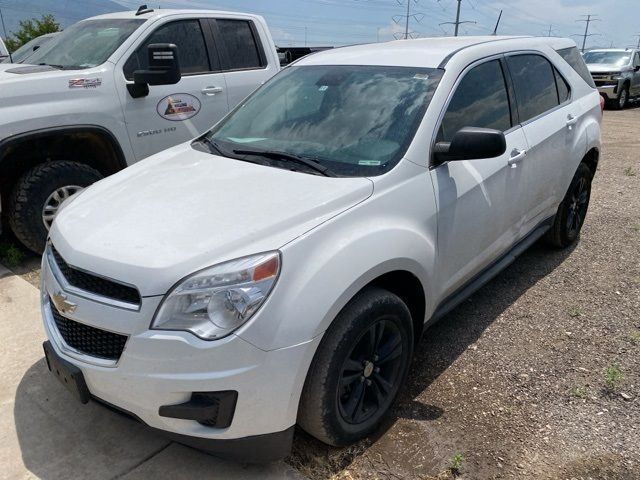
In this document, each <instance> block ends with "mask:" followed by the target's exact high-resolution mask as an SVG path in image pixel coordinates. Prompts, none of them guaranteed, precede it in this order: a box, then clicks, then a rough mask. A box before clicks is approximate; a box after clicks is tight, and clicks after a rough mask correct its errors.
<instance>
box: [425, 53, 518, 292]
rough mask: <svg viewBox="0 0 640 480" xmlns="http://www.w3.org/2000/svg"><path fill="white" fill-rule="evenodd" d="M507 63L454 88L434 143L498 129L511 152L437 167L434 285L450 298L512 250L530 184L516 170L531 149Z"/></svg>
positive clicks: (494, 62)
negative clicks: (466, 131)
mask: <svg viewBox="0 0 640 480" xmlns="http://www.w3.org/2000/svg"><path fill="white" fill-rule="evenodd" d="M504 70H505V66H504V64H503V61H502V57H497V58H493V59H489V60H483V61H481V62H480V63H477V64H474V65H471V66H470V67H468V68H467V70H466V71H465V72H463V74H462V76H461V80H459V82H458V84H457V86H456V87H455V88H454V92H453V94H452V95H451V97H450V100H449V102H448V105H447V107H446V109H445V112H444V115H443V117H442V120H441V123H440V125H439V127H438V134H437V137H436V141H438V142H441V141H444V142H448V141H451V139H452V138H453V135H454V134H455V133H456V132H457V131H459V130H460V129H461V128H463V127H483V128H493V129H496V130H501V131H503V132H504V133H505V138H506V141H507V150H506V152H505V153H504V154H503V155H501V156H499V157H496V158H488V159H479V160H465V161H451V162H446V163H443V164H439V165H435V166H434V167H433V168H432V169H431V178H432V182H433V184H434V188H435V191H436V199H437V203H438V261H439V262H440V264H439V266H438V269H437V271H438V275H439V279H438V280H437V284H438V286H439V287H441V288H442V289H443V290H442V294H443V295H445V296H446V295H448V294H450V293H452V292H453V291H454V290H456V289H457V288H458V287H460V286H461V285H463V284H464V283H465V282H466V281H467V280H469V279H470V278H471V277H472V276H473V275H474V274H476V273H478V272H479V271H481V270H482V269H483V268H484V267H486V266H487V265H489V264H490V263H491V262H492V261H493V260H496V259H497V258H498V257H499V256H500V255H501V254H502V253H504V252H505V251H507V250H508V249H509V247H511V245H512V244H513V243H514V241H515V234H516V231H517V230H518V226H519V225H520V223H521V221H522V216H523V214H524V205H523V204H522V199H521V195H522V190H523V185H524V183H523V182H524V181H525V179H524V178H523V177H522V174H521V173H522V172H521V170H520V169H514V168H512V167H511V165H510V162H511V159H512V158H515V159H516V160H517V158H519V156H520V155H523V153H524V152H525V151H526V149H527V142H526V139H525V137H524V133H523V131H522V129H521V128H520V126H519V125H517V123H516V122H515V118H514V116H513V114H512V108H511V106H512V105H511V99H510V96H509V94H508V88H507V83H506V77H505V74H504Z"/></svg>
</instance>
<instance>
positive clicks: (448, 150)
mask: <svg viewBox="0 0 640 480" xmlns="http://www.w3.org/2000/svg"><path fill="white" fill-rule="evenodd" d="M506 150H507V141H506V140H505V138H504V133H502V132H501V131H499V130H493V129H490V128H477V127H464V128H462V129H460V130H459V131H458V132H457V133H456V134H455V135H454V136H453V138H452V139H451V142H438V143H436V144H435V146H434V149H433V155H434V158H435V160H436V161H437V162H438V163H442V162H447V161H455V160H476V159H481V158H494V157H499V156H500V155H502V154H504V152H505V151H506Z"/></svg>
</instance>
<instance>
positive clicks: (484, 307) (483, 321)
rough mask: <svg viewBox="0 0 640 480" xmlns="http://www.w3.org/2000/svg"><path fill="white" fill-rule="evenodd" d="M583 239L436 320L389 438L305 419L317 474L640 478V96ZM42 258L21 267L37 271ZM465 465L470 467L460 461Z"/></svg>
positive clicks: (609, 137)
mask: <svg viewBox="0 0 640 480" xmlns="http://www.w3.org/2000/svg"><path fill="white" fill-rule="evenodd" d="M603 138H604V142H605V147H604V152H603V157H602V160H601V161H600V168H599V171H598V173H597V175H596V178H595V181H594V185H593V192H592V198H591V206H590V210H589V214H588V217H587V221H586V224H585V226H584V228H583V233H582V237H581V239H580V242H579V243H578V244H577V245H576V246H575V247H574V248H573V249H571V250H569V251H550V250H548V249H546V248H544V247H542V246H534V247H532V248H531V249H530V250H529V251H528V252H526V253H525V254H524V255H523V256H522V257H520V258H519V259H518V260H517V261H516V262H515V263H514V264H513V265H511V266H510V267H509V268H508V269H507V270H506V271H504V272H503V273H502V274H500V275H499V276H498V277H497V278H496V279H494V280H493V281H492V282H490V283H489V284H488V285H487V286H485V287H484V288H483V289H482V290H480V291H479V292H478V293H476V294H475V295H474V296H473V297H472V298H471V299H469V300H468V301H467V302H465V303H464V304H463V305H461V306H460V307H458V308H457V309H456V310H455V311H453V312H452V313H451V314H449V315H448V316H447V317H446V318H445V319H443V320H442V321H441V322H440V323H439V324H437V325H436V326H434V327H433V328H431V329H430V330H429V331H428V332H427V333H426V334H425V337H424V339H423V341H422V342H421V343H420V345H419V347H418V349H417V352H416V357H415V360H414V363H413V368H412V372H411V375H410V378H409V382H408V384H407V386H406V388H405V389H404V391H403V392H402V395H401V398H400V401H399V404H398V406H397V408H396V409H395V411H394V415H393V418H392V419H391V420H390V421H389V423H388V425H386V428H385V429H384V433H383V434H381V436H380V437H379V438H376V439H371V440H369V441H367V442H362V443H361V444H358V445H355V446H353V447H350V448H348V449H335V448H329V447H326V446H324V445H322V444H320V443H319V442H317V441H315V440H313V439H312V438H310V437H308V436H307V435H305V434H304V433H303V432H299V433H298V434H297V435H296V441H295V446H294V452H293V454H292V455H291V456H290V457H289V458H288V459H287V461H288V462H289V463H290V464H291V465H293V466H294V467H296V468H298V469H299V470H300V471H301V472H302V473H304V474H305V475H307V476H309V477H310V478H311V479H313V480H316V479H326V478H332V479H354V480H355V479H365V478H366V479H377V478H379V479H433V478H438V479H448V478H453V477H458V478H461V479H493V478H496V479H498V478H518V479H522V478H535V479H556V478H558V479H640V424H639V422H638V419H639V418H640V415H639V414H640V360H639V356H638V354H639V353H640V315H639V313H640V248H639V247H640V214H639V213H638V212H640V160H639V157H640V155H639V152H640V108H632V109H628V110H625V111H621V112H606V114H605V122H604V135H603ZM38 263H39V260H38V259H37V258H35V257H34V256H27V258H26V259H25V260H24V261H23V262H22V265H21V266H19V267H16V268H14V270H15V271H16V272H17V273H19V274H20V275H22V276H23V277H24V278H25V279H27V280H28V281H30V282H32V283H34V284H35V285H37V283H38V277H39V271H38ZM452 467H457V468H452Z"/></svg>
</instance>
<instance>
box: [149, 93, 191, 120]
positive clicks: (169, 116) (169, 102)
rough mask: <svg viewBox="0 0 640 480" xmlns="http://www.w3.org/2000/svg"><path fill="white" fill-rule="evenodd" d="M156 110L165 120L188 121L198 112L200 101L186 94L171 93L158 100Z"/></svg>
mask: <svg viewBox="0 0 640 480" xmlns="http://www.w3.org/2000/svg"><path fill="white" fill-rule="evenodd" d="M156 110H157V112H158V115H160V116H161V117H162V118H164V119H165V120H171V121H174V122H176V121H182V120H188V119H190V118H192V117H195V116H196V115H197V114H198V112H199V111H200V100H198V99H197V98H196V97H194V96H193V95H189V94H188V93H173V94H171V95H167V96H166V97H164V98H163V99H162V100H160V101H159V102H158V106H157V108H156Z"/></svg>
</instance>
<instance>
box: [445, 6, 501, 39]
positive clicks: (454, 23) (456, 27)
mask: <svg viewBox="0 0 640 480" xmlns="http://www.w3.org/2000/svg"><path fill="white" fill-rule="evenodd" d="M457 2H458V8H457V10H456V21H455V22H442V23H441V24H440V25H455V31H454V34H453V36H454V37H457V36H458V30H459V28H460V25H462V24H463V23H476V22H472V21H468V20H467V21H460V6H461V4H462V0H457ZM496 28H497V25H496Z"/></svg>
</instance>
